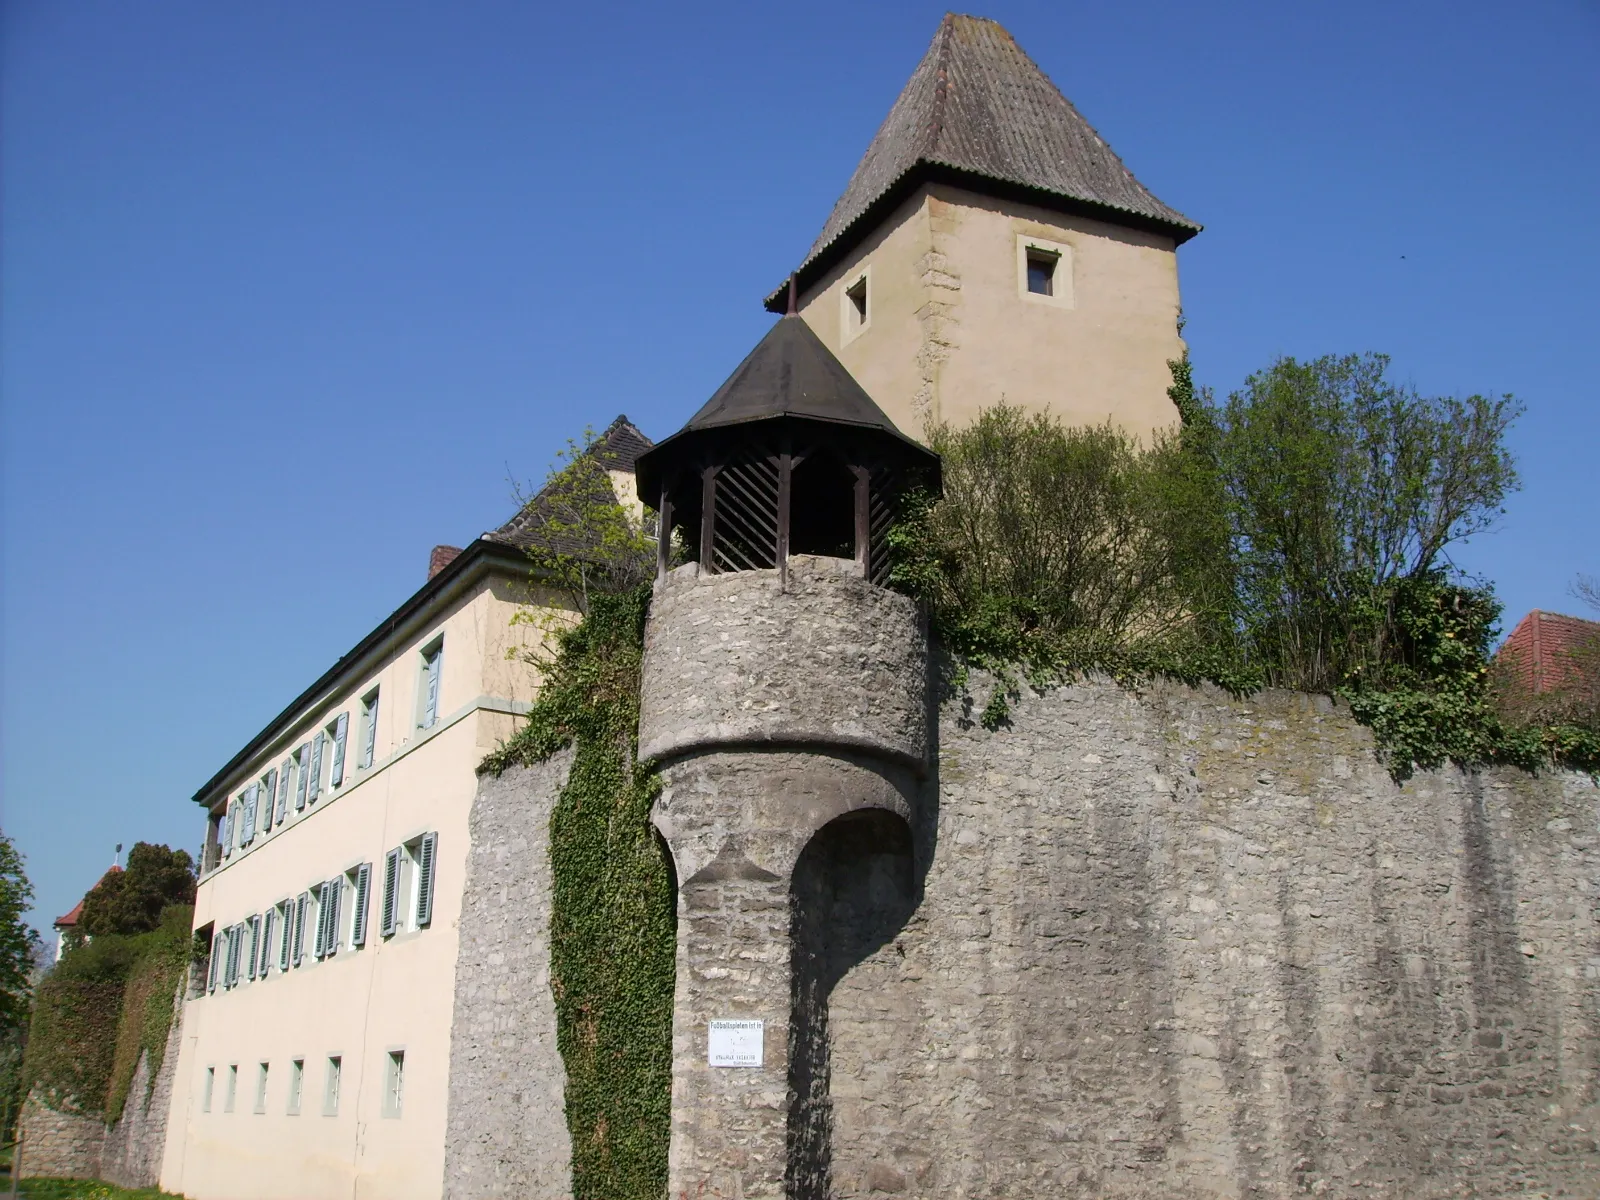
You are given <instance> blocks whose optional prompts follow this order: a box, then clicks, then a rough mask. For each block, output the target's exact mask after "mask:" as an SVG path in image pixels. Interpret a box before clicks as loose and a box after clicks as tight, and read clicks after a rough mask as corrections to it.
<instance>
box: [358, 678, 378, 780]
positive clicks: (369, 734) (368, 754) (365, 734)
mask: <svg viewBox="0 0 1600 1200" xmlns="http://www.w3.org/2000/svg"><path fill="white" fill-rule="evenodd" d="M378 696H379V693H377V692H373V693H372V699H371V700H369V701H367V703H366V711H365V712H364V713H362V716H361V719H362V720H363V721H364V722H365V723H366V728H365V729H363V730H362V732H361V769H362V770H366V769H367V768H368V767H370V766H371V765H372V760H373V758H374V757H375V755H376V753H377V749H378Z"/></svg>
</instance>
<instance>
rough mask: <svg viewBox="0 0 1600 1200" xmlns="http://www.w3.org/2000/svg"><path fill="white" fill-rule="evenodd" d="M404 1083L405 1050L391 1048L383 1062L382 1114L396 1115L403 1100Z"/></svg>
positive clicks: (387, 1115)
mask: <svg viewBox="0 0 1600 1200" xmlns="http://www.w3.org/2000/svg"><path fill="white" fill-rule="evenodd" d="M405 1083H406V1052H405V1051H404V1050H391V1051H389V1053H388V1055H387V1061H386V1063H385V1064H384V1075H383V1115H384V1116H386V1117H398V1116H399V1115H400V1107H401V1104H402V1103H403V1102H404V1100H405Z"/></svg>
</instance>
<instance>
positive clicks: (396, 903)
mask: <svg viewBox="0 0 1600 1200" xmlns="http://www.w3.org/2000/svg"><path fill="white" fill-rule="evenodd" d="M399 917H400V850H399V849H398V848H396V849H394V850H391V851H389V853H387V854H385V855H384V856H383V907H382V909H381V911H380V912H379V914H378V918H379V920H378V932H379V933H380V934H381V935H382V936H384V937H389V936H390V935H392V934H393V933H394V930H395V925H396V924H397V923H398V921H399Z"/></svg>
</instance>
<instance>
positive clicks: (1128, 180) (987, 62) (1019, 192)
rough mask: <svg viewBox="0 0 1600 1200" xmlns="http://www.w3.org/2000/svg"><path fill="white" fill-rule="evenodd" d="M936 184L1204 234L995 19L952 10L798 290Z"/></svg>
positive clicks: (1179, 234) (836, 211)
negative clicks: (918, 191) (1161, 196)
mask: <svg viewBox="0 0 1600 1200" xmlns="http://www.w3.org/2000/svg"><path fill="white" fill-rule="evenodd" d="M941 179H942V180H945V181H948V182H952V183H956V184H959V185H962V186H966V187H969V188H972V189H973V190H977V191H981V192H995V191H999V192H1002V193H1004V194H1006V195H1015V196H1017V197H1018V198H1026V199H1032V200H1034V201H1035V202H1037V203H1040V204H1044V205H1047V206H1051V207H1058V208H1067V209H1071V210H1076V211H1082V212H1085V213H1088V214H1092V215H1095V216H1098V217H1100V218H1101V219H1103V220H1107V221H1112V222H1117V223H1121V224H1127V225H1133V226H1136V227H1139V228H1148V229H1155V230H1158V231H1160V232H1164V233H1166V234H1168V235H1169V236H1171V237H1173V238H1174V239H1175V240H1176V241H1178V242H1183V241H1186V240H1188V239H1189V238H1191V237H1193V236H1194V235H1195V234H1196V233H1198V232H1199V231H1200V226H1199V225H1197V224H1196V223H1195V222H1193V221H1191V220H1190V219H1189V218H1188V217H1186V216H1184V215H1183V214H1182V213H1180V212H1178V211H1177V210H1176V209H1173V208H1169V207H1168V206H1167V205H1165V204H1163V203H1162V202H1161V201H1160V200H1157V199H1156V198H1155V196H1154V195H1152V194H1151V192H1150V190H1149V189H1148V188H1146V187H1145V186H1144V185H1143V184H1142V183H1140V182H1139V181H1138V180H1137V179H1135V178H1134V176H1133V172H1132V171H1130V170H1128V168H1127V167H1126V166H1124V165H1123V162H1122V160H1121V159H1120V158H1118V157H1117V155H1116V152H1115V151H1114V150H1112V149H1111V147H1110V146H1109V145H1107V144H1106V141H1105V139H1104V138H1102V137H1101V136H1100V135H1099V134H1098V133H1096V132H1095V130H1094V127H1093V126H1091V125H1090V124H1089V122H1088V121H1086V120H1084V118H1083V115H1082V114H1081V113H1079V112H1078V110H1077V109H1076V108H1074V107H1073V105H1072V102H1071V101H1069V100H1068V99H1067V98H1066V97H1065V96H1063V95H1062V94H1061V92H1060V90H1059V89H1058V88H1057V87H1056V85H1055V84H1053V83H1051V82H1050V78H1049V76H1047V75H1046V74H1045V73H1044V72H1043V71H1041V70H1040V69H1039V67H1038V64H1036V63H1035V62H1034V61H1033V60H1032V59H1031V58H1029V57H1028V56H1027V54H1026V53H1025V52H1024V51H1023V49H1022V47H1021V46H1019V45H1017V41H1016V39H1015V38H1013V37H1012V36H1011V35H1010V34H1009V33H1007V32H1006V30H1005V29H1004V28H1003V27H1002V26H1001V25H1000V24H999V23H998V22H996V21H991V20H988V19H986V18H984V17H969V16H962V15H959V14H956V13H948V14H946V15H945V18H944V20H943V21H942V22H940V25H939V31H938V32H937V33H936V34H935V35H934V38H933V44H932V45H931V46H929V47H928V52H927V54H925V55H924V56H923V58H922V61H921V62H920V63H918V64H917V69H916V70H915V71H914V72H912V75H911V79H910V81H909V82H908V83H907V84H906V86H905V88H904V90H902V91H901V93H900V96H899V99H897V100H896V101H895V102H894V107H893V108H891V109H890V110H889V115H888V117H887V118H886V119H885V120H884V122H883V124H882V125H881V126H879V128H878V132H877V135H876V136H874V137H873V139H872V144H871V145H870V146H868V147H867V152H866V154H865V155H863V156H862V159H861V162H860V164H859V165H857V167H856V170H855V174H854V175H852V176H851V177H850V183H849V186H847V187H846V188H845V190H844V194H843V195H842V196H840V197H839V200H838V203H836V204H835V205H834V206H833V212H832V213H831V214H829V216H828V220H827V222H826V223H825V224H824V225H823V227H822V232H821V234H819V235H818V237H817V240H816V242H815V243H814V244H813V245H812V247H811V250H810V252H809V253H808V254H807V255H806V259H805V262H803V263H802V264H801V266H800V269H799V272H798V274H799V276H800V283H801V285H802V286H804V285H806V284H809V283H810V282H812V281H813V280H814V279H815V278H816V276H817V275H818V274H820V273H821V272H822V271H823V270H825V269H826V268H827V266H828V265H831V263H832V262H833V261H836V260H837V258H838V257H839V256H841V255H842V254H843V253H845V252H847V251H848V249H849V247H850V246H852V245H854V244H855V242H856V241H858V240H859V239H860V237H862V236H864V235H865V234H866V233H867V232H869V231H870V230H871V229H872V228H874V227H875V226H876V224H877V223H878V222H879V221H881V220H882V219H883V217H885V216H887V215H888V213H887V212H886V211H885V209H888V208H892V207H893V206H894V205H896V204H898V203H899V202H900V200H901V199H903V197H904V196H905V195H906V194H907V193H908V192H909V190H910V189H911V188H914V187H915V186H917V185H918V184H920V183H922V182H924V181H926V180H941ZM825 260H826V261H825ZM782 299H783V290H782V289H781V288H780V289H778V290H777V291H776V292H774V293H773V294H772V295H771V296H769V297H768V299H767V307H768V308H770V309H773V310H775V311H776V310H777V309H778V308H780V307H781V305H782Z"/></svg>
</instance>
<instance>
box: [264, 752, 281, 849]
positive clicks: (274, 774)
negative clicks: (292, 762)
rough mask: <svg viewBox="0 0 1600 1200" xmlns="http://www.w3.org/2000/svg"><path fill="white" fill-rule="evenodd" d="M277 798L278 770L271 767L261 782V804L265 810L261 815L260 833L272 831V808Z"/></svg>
mask: <svg viewBox="0 0 1600 1200" xmlns="http://www.w3.org/2000/svg"><path fill="white" fill-rule="evenodd" d="M277 798H278V768H277V767H273V768H272V770H270V771H268V772H267V774H266V777H265V778H263V779H262V781H261V804H262V807H263V808H264V809H265V810H266V811H265V812H263V813H262V815H261V832H262V833H270V832H271V830H272V806H273V804H274V803H275V802H276V800H277Z"/></svg>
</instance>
